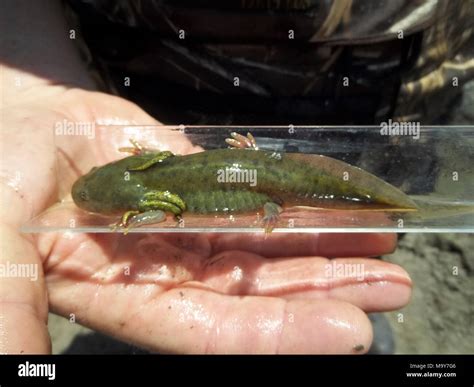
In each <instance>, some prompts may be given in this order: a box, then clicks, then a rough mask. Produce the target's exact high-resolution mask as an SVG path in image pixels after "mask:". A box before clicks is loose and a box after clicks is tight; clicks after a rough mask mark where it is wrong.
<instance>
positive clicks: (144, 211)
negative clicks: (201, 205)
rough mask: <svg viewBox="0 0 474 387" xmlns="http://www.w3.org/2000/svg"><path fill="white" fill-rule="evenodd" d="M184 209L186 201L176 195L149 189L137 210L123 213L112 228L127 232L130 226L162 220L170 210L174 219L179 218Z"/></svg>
mask: <svg viewBox="0 0 474 387" xmlns="http://www.w3.org/2000/svg"><path fill="white" fill-rule="evenodd" d="M185 210H186V203H185V202H184V200H183V199H181V197H179V196H178V195H176V194H172V193H171V192H169V191H150V192H147V193H146V194H145V195H143V198H142V199H141V200H140V203H139V204H138V210H135V211H127V212H126V213H125V214H123V215H122V218H121V219H120V221H119V222H117V223H116V224H114V225H112V230H113V231H115V230H117V229H118V228H120V229H123V230H124V234H127V233H128V231H129V230H130V228H132V227H137V226H143V225H146V224H155V223H160V222H162V221H164V220H165V219H166V213H167V212H168V213H169V212H171V213H172V214H174V216H175V217H176V219H179V218H180V217H181V214H182V213H183V211H185Z"/></svg>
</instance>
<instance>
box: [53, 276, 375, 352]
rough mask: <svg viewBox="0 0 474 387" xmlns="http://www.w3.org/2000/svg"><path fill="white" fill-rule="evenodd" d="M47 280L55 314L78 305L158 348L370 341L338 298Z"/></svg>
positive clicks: (107, 327)
mask: <svg viewBox="0 0 474 387" xmlns="http://www.w3.org/2000/svg"><path fill="white" fill-rule="evenodd" d="M51 286H52V287H53V288H52V289H51V295H52V297H51V304H52V306H53V308H54V310H55V311H57V312H58V313H60V314H66V313H68V312H69V311H70V310H77V311H79V312H78V314H77V315H76V318H78V319H79V321H81V323H82V324H84V325H87V326H89V327H91V328H93V329H97V330H99V331H102V332H106V333H109V334H113V335H114V336H115V337H117V338H120V339H122V340H125V341H132V342H134V343H135V344H137V345H140V346H143V347H146V348H149V349H151V350H153V351H158V352H161V353H163V352H168V353H169V352H171V353H174V352H179V353H363V352H365V351H366V350H367V349H368V348H369V347H370V343H371V340H372V330H371V326H370V322H369V321H368V319H367V316H366V315H365V314H364V313H363V312H362V311H361V310H360V309H358V308H356V307H354V306H353V305H350V304H348V303H345V302H341V301H335V300H318V301H301V300H292V301H288V302H286V301H284V300H282V299H279V298H273V297H230V296H225V295H221V294H218V293H214V292H209V291H206V290H203V289H196V288H181V289H179V288H178V289H173V290H170V291H168V292H165V293H160V294H156V293H155V292H154V291H153V289H146V290H144V289H139V288H124V287H119V286H101V287H96V286H93V285H91V284H83V285H81V287H80V289H79V288H76V289H74V286H61V288H60V289H54V286H55V285H54V284H51ZM112 299H113V300H114V303H113V305H114V307H113V308H112V309H110V310H109V306H110V300H112ZM85 305H87V308H85V307H84V306H85ZM106 310H107V312H105V311H106Z"/></svg>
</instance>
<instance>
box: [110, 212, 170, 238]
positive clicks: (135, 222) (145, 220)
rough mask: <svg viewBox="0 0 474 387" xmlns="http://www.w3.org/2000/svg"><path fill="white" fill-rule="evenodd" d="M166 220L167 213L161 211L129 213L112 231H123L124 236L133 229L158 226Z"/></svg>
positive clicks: (123, 216) (124, 215)
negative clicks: (151, 225)
mask: <svg viewBox="0 0 474 387" xmlns="http://www.w3.org/2000/svg"><path fill="white" fill-rule="evenodd" d="M165 219H166V213H165V212H164V211H161V210H150V211H145V212H139V211H128V212H126V213H125V214H123V215H122V218H121V219H120V221H119V222H117V223H115V224H113V225H111V226H112V231H116V230H117V229H122V230H123V233H124V234H127V233H128V231H129V230H130V229H131V228H133V227H139V226H144V225H147V224H156V223H160V222H163V221H164V220H165Z"/></svg>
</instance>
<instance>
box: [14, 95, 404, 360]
mask: <svg viewBox="0 0 474 387" xmlns="http://www.w3.org/2000/svg"><path fill="white" fill-rule="evenodd" d="M68 93H69V94H68V96H67V98H64V100H62V101H61V102H59V103H57V104H56V108H55V109H43V108H41V107H38V111H37V114H33V115H32V121H31V122H30V123H29V124H28V126H29V127H30V128H31V129H30V130H28V131H26V130H16V131H12V132H11V134H9V135H10V136H11V138H10V140H11V142H9V143H21V144H24V146H25V149H24V150H22V149H16V151H17V152H21V154H24V155H25V158H22V161H21V163H20V164H18V159H17V158H16V157H15V156H14V155H12V156H11V160H12V161H13V160H15V162H12V161H11V162H8V160H7V163H6V165H9V166H13V165H14V166H15V167H14V168H15V169H17V170H18V171H19V172H20V173H19V175H18V172H17V171H13V170H10V171H9V174H10V175H11V176H21V182H22V184H24V185H23V186H24V187H41V189H37V190H34V191H28V192H27V191H26V190H25V191H24V194H23V193H22V192H21V191H20V193H22V195H20V198H19V199H18V200H21V202H22V207H21V208H26V209H30V211H29V212H24V213H21V214H10V215H11V217H12V218H14V222H15V223H16V224H20V223H22V222H23V221H25V220H26V219H27V218H28V217H31V216H32V215H34V214H37V213H38V212H40V211H42V210H43V209H45V208H46V207H47V206H49V205H50V204H52V203H53V202H54V201H55V200H57V197H55V192H58V190H59V191H62V192H64V191H65V190H67V188H68V187H70V185H71V183H72V180H73V179H75V178H76V177H77V176H78V174H79V173H81V172H82V173H83V172H84V170H82V169H81V168H83V166H91V165H100V164H103V163H104V162H107V161H108V160H110V158H111V157H112V155H113V154H114V152H115V151H116V148H117V144H114V143H111V142H110V141H107V139H104V138H100V136H99V138H97V139H96V140H95V141H94V142H92V143H91V142H88V141H86V140H85V139H84V141H83V140H79V141H71V142H70V143H69V144H67V143H65V144H64V145H63V146H62V149H61V151H60V153H59V154H60V162H61V164H62V165H61V168H60V170H62V171H68V173H66V174H65V175H61V176H60V178H59V179H58V178H57V177H56V175H55V174H54V173H52V171H53V170H54V169H53V168H54V165H55V164H54V163H55V157H54V152H53V151H54V149H55V148H54V147H55V144H54V142H53V141H52V136H51V135H50V133H51V130H52V129H51V128H52V125H53V123H54V122H57V121H62V120H63V119H66V120H70V121H91V120H92V121H107V120H110V119H113V120H114V122H117V121H119V122H121V123H124V124H126V123H140V124H152V123H154V121H153V120H152V119H151V118H150V117H149V116H147V115H146V114H145V113H144V112H142V111H141V110H139V109H138V108H137V107H135V106H134V105H132V104H129V103H127V102H125V101H124V100H121V99H117V98H113V97H109V96H105V95H98V94H93V93H87V92H74V91H70V92H68ZM33 128H34V129H35V130H34V131H33V130H32V129H33ZM75 140H76V139H75ZM164 145H165V146H169V148H170V149H171V150H173V151H175V152H176V153H188V152H191V151H194V149H193V147H192V146H191V144H189V142H187V140H186V139H185V138H184V137H183V138H182V139H180V140H179V141H178V142H173V143H168V144H164ZM289 238H291V240H289ZM393 243H394V241H393V237H391V236H386V237H382V236H380V235H359V236H357V235H353V236H348V235H329V234H328V235H310V234H307V235H296V234H293V235H290V236H289V237H288V236H284V235H280V236H278V235H272V236H271V237H269V238H266V239H264V237H263V236H262V237H260V236H258V235H253V236H250V235H225V236H224V235H207V234H176V235H163V234H133V235H127V236H123V235H120V234H72V235H70V234H68V235H64V234H39V235H38V237H37V238H36V239H35V240H34V245H35V247H36V249H37V251H38V252H39V255H40V256H41V257H42V259H43V261H44V262H45V265H44V267H45V276H46V283H47V287H48V292H49V302H50V306H51V308H52V309H53V310H54V311H56V312H58V313H60V314H62V315H66V316H70V315H71V314H74V315H75V317H76V319H77V320H78V321H79V322H81V323H83V324H85V325H88V326H91V327H93V328H95V329H98V330H102V331H105V332H108V333H111V334H113V335H115V336H117V337H119V338H121V339H123V340H127V341H132V342H134V343H136V344H139V345H143V346H145V347H148V348H150V349H152V350H158V351H171V352H174V351H179V352H354V351H355V350H354V348H357V346H359V345H363V346H364V348H365V350H366V349H368V346H369V345H370V340H371V329H370V324H369V322H368V320H367V318H366V316H365V314H364V313H363V312H362V310H364V311H380V310H389V309H393V308H397V307H400V306H402V305H403V304H404V303H406V301H407V299H408V297H409V293H410V284H409V279H408V278H407V276H406V273H405V272H404V271H403V270H402V269H401V268H399V267H397V266H394V265H390V264H388V263H383V262H380V261H374V260H370V259H348V258H345V259H343V260H342V259H341V260H335V261H333V262H346V263H356V264H361V265H363V267H364V270H365V278H364V280H363V281H358V280H357V279H356V278H349V277H348V278H336V279H334V278H333V279H330V278H329V279H328V277H327V273H326V268H327V266H325V265H326V264H327V263H328V260H327V258H322V257H321V256H329V257H337V256H369V255H376V254H381V253H384V252H388V251H390V249H391V248H392V247H393ZM347 246H349V247H347ZM369 285H372V286H369Z"/></svg>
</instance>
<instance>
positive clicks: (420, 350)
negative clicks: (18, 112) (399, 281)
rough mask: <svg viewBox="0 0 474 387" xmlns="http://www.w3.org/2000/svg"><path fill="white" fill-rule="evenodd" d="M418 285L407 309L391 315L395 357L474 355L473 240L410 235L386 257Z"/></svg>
mask: <svg viewBox="0 0 474 387" xmlns="http://www.w3.org/2000/svg"><path fill="white" fill-rule="evenodd" d="M383 259H384V260H386V261H389V262H393V263H396V264H398V265H401V266H402V267H403V268H405V270H407V271H408V273H409V274H410V276H411V277H412V280H413V296H412V300H411V302H410V303H409V305H408V306H406V307H405V308H403V309H401V310H399V311H396V312H392V313H386V317H387V318H388V320H389V322H390V325H391V327H392V330H393V333H394V336H395V337H394V339H395V352H396V353H410V354H436V353H443V354H444V353H453V354H456V353H457V354H466V353H470V354H472V353H474V329H473V326H474V301H473V300H474V235H473V234H406V235H404V236H403V237H402V238H401V240H400V241H399V245H398V249H397V251H396V252H395V253H394V254H392V255H388V256H385V257H383Z"/></svg>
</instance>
